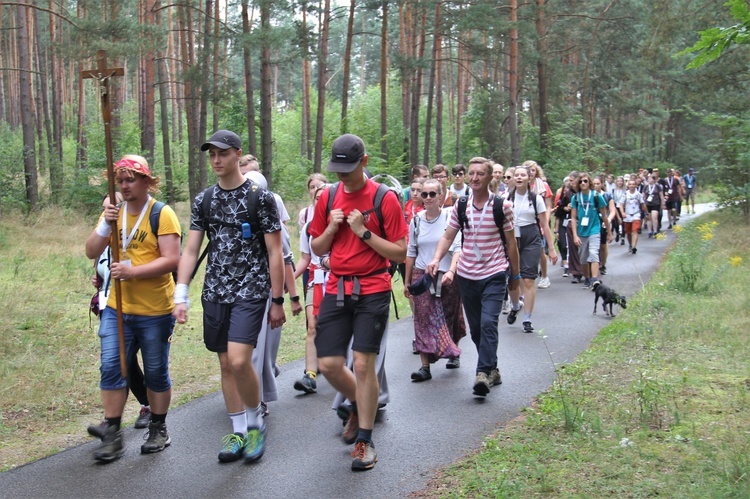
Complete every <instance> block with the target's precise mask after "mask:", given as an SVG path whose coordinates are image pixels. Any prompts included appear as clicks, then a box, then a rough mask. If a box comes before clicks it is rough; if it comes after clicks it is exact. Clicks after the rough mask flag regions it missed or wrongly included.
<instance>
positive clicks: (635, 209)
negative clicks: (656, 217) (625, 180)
mask: <svg viewBox="0 0 750 499" xmlns="http://www.w3.org/2000/svg"><path fill="white" fill-rule="evenodd" d="M623 204H624V205H625V218H624V219H623V222H633V221H635V220H640V219H641V204H643V194H641V193H640V192H638V191H635V192H634V193H632V194H631V193H630V191H629V190H628V191H625V201H624V203H623Z"/></svg>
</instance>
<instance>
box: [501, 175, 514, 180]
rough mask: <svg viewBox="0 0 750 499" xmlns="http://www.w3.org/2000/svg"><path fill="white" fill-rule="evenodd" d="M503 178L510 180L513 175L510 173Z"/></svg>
mask: <svg viewBox="0 0 750 499" xmlns="http://www.w3.org/2000/svg"><path fill="white" fill-rule="evenodd" d="M503 178H504V179H506V180H510V179H512V178H513V177H511V176H510V175H506V176H504V177H503Z"/></svg>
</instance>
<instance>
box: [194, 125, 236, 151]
mask: <svg viewBox="0 0 750 499" xmlns="http://www.w3.org/2000/svg"><path fill="white" fill-rule="evenodd" d="M211 146H216V147H218V148H219V149H229V148H230V147H234V148H235V149H242V143H241V142H240V138H239V137H238V136H237V134H236V133H234V132H230V131H229V130H218V131H217V132H215V133H214V134H213V135H211V138H210V139H208V142H206V143H205V144H203V145H202V146H201V151H208V148H209V147H211Z"/></svg>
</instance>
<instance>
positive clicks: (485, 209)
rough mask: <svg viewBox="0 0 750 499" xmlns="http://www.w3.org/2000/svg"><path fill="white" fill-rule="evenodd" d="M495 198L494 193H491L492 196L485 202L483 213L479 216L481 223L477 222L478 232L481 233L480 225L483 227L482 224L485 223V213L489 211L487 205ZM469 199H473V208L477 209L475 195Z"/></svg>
mask: <svg viewBox="0 0 750 499" xmlns="http://www.w3.org/2000/svg"><path fill="white" fill-rule="evenodd" d="M494 198H495V196H494V194H490V198H489V199H488V200H487V202H486V203H484V206H483V207H482V214H481V215H480V217H479V224H477V231H476V232H477V233H479V229H480V227H482V224H483V223H484V215H485V214H486V213H487V207H488V206H489V205H490V202H492V200H493V199H494ZM469 201H471V209H472V210H473V211H476V208H475V207H474V196H472V197H471V199H470V200H469ZM472 216H473V214H472Z"/></svg>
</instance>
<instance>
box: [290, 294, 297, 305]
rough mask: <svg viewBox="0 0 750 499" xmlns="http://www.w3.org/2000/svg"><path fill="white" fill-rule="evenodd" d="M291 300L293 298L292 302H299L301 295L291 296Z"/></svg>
mask: <svg viewBox="0 0 750 499" xmlns="http://www.w3.org/2000/svg"><path fill="white" fill-rule="evenodd" d="M289 300H291V302H292V303H298V302H299V295H297V296H290V297H289Z"/></svg>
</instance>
